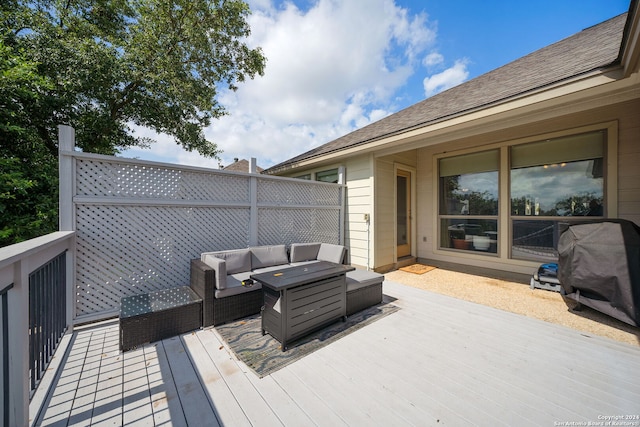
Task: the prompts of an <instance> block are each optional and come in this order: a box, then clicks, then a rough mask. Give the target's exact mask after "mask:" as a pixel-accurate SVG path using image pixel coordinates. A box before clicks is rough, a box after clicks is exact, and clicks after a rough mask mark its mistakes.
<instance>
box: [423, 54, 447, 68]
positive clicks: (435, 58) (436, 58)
mask: <svg viewBox="0 0 640 427" xmlns="http://www.w3.org/2000/svg"><path fill="white" fill-rule="evenodd" d="M443 62H444V56H442V55H441V54H440V53H438V52H431V53H430V54H428V55H427V56H425V57H424V59H423V60H422V65H424V66H425V67H433V66H436V65H440V64H442V63H443Z"/></svg>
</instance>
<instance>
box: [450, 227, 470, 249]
mask: <svg viewBox="0 0 640 427" xmlns="http://www.w3.org/2000/svg"><path fill="white" fill-rule="evenodd" d="M449 238H450V239H451V247H452V248H454V249H469V242H467V240H466V233H465V230H464V225H462V226H455V225H454V226H452V227H449Z"/></svg>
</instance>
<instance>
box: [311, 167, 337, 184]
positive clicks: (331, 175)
mask: <svg viewBox="0 0 640 427" xmlns="http://www.w3.org/2000/svg"><path fill="white" fill-rule="evenodd" d="M316 181H322V182H332V183H334V184H336V183H337V182H338V169H331V170H328V171H322V172H317V173H316Z"/></svg>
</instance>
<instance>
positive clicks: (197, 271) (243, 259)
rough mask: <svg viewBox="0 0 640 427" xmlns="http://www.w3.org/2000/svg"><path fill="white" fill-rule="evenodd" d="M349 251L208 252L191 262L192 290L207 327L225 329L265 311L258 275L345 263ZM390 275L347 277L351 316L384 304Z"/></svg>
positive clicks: (304, 246) (319, 247)
mask: <svg viewBox="0 0 640 427" xmlns="http://www.w3.org/2000/svg"><path fill="white" fill-rule="evenodd" d="M345 260H346V249H345V247H344V246H341V245H333V244H328V243H294V244H292V245H291V247H290V251H289V252H287V249H286V246H285V245H271V246H256V247H250V248H247V249H234V250H228V251H217V252H205V253H202V254H201V256H200V259H193V260H191V280H190V286H191V288H192V289H193V290H194V291H195V292H196V293H197V294H198V295H199V296H200V297H201V298H202V302H203V313H202V314H203V326H204V327H207V326H215V325H220V324H223V323H226V322H230V321H232V320H236V319H240V318H243V317H247V316H250V315H252V314H256V313H259V312H260V309H261V307H262V304H263V301H262V287H261V284H260V283H258V282H252V281H251V280H250V276H251V275H252V274H257V273H264V272H268V271H273V270H278V269H282V268H283V267H289V266H296V265H303V264H307V263H312V262H318V261H330V262H335V263H337V264H344V263H345ZM383 280H384V276H383V275H381V274H378V273H375V272H372V271H367V270H359V269H357V270H354V271H350V272H348V273H347V276H346V281H347V316H349V315H351V314H353V313H356V312H358V311H360V310H363V309H365V308H367V307H369V306H372V305H375V304H378V303H380V302H382V282H383Z"/></svg>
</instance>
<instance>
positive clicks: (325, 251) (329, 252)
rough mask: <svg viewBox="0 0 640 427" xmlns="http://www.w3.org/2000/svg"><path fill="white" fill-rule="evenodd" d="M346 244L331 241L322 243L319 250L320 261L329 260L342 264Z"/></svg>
mask: <svg viewBox="0 0 640 427" xmlns="http://www.w3.org/2000/svg"><path fill="white" fill-rule="evenodd" d="M344 251H345V249H344V246H341V245H332V244H330V243H321V244H320V249H319V250H318V258H317V259H318V261H329V262H334V263H336V264H342V260H343V259H344Z"/></svg>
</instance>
